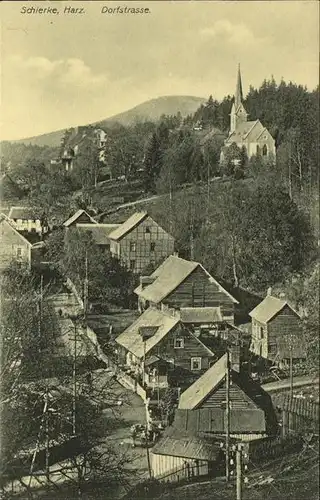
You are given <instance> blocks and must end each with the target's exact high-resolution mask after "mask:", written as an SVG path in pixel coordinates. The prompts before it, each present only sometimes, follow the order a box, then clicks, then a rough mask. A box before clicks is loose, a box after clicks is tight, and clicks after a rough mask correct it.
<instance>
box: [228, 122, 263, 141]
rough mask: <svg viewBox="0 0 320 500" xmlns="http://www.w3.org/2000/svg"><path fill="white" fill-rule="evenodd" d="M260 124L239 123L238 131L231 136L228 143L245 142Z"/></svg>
mask: <svg viewBox="0 0 320 500" xmlns="http://www.w3.org/2000/svg"><path fill="white" fill-rule="evenodd" d="M258 123H259V120H254V121H248V122H242V123H238V124H237V128H236V130H235V131H234V132H232V133H231V134H230V135H229V137H228V138H227V140H226V143H232V142H240V141H243V140H244V139H246V137H247V136H248V135H249V133H250V132H251V130H252V129H253V127H255V126H256V125H257V124H258Z"/></svg>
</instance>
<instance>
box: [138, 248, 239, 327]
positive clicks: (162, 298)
mask: <svg viewBox="0 0 320 500" xmlns="http://www.w3.org/2000/svg"><path fill="white" fill-rule="evenodd" d="M135 293H136V295H137V296H138V307H139V310H141V311H142V310H144V309H146V308H148V307H149V306H153V307H156V308H159V309H162V310H164V311H171V312H173V313H175V312H176V311H180V314H181V318H183V319H184V322H185V323H190V324H197V325H201V323H202V322H204V324H211V323H215V322H217V321H227V322H230V323H233V322H234V306H235V304H237V303H238V301H237V300H236V299H235V298H234V297H232V295H231V294H230V293H229V292H227V290H225V289H224V288H223V287H222V286H221V285H220V284H219V283H218V281H217V280H216V279H215V278H213V276H211V275H210V274H209V273H208V272H207V271H206V270H205V268H204V267H203V266H202V265H201V264H199V262H193V261H188V260H185V259H181V258H180V257H177V256H175V255H171V256H169V257H168V258H167V259H166V260H165V261H164V262H163V263H162V264H161V265H160V266H159V267H158V268H157V269H156V270H155V271H154V272H153V273H152V274H151V275H150V276H142V277H141V278H140V285H139V286H138V287H137V288H136V289H135Z"/></svg>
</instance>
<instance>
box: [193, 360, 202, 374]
mask: <svg viewBox="0 0 320 500" xmlns="http://www.w3.org/2000/svg"><path fill="white" fill-rule="evenodd" d="M191 370H194V371H196V370H201V358H191Z"/></svg>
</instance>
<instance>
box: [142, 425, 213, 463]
mask: <svg viewBox="0 0 320 500" xmlns="http://www.w3.org/2000/svg"><path fill="white" fill-rule="evenodd" d="M219 444H220V443H219V442H218V441H217V440H216V438H214V437H212V436H205V435H201V434H199V435H190V434H189V433H187V432H183V431H178V430H177V429H176V428H173V427H168V428H167V429H166V431H165V433H164V435H163V437H162V439H160V441H158V443H156V444H155V446H154V447H153V448H152V450H151V453H153V454H155V455H170V456H172V457H181V458H193V459H195V460H209V461H214V460H216V459H217V457H218V455H219V454H220V453H221V450H220V447H219Z"/></svg>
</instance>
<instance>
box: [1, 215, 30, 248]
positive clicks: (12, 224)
mask: <svg viewBox="0 0 320 500" xmlns="http://www.w3.org/2000/svg"><path fill="white" fill-rule="evenodd" d="M2 223H4V224H7V226H9V227H10V229H12V231H14V232H15V233H16V234H17V235H18V236H19V237H20V238H21V240H22V241H23V242H24V243H26V244H27V245H28V246H29V247H32V244H31V243H30V241H28V240H27V238H25V237H24V236H23V235H22V234H21V233H19V231H17V230H16V228H15V224H14V222H12V221H11V220H10V219H9V218H8V217H7V216H6V215H5V214H0V224H2Z"/></svg>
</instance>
